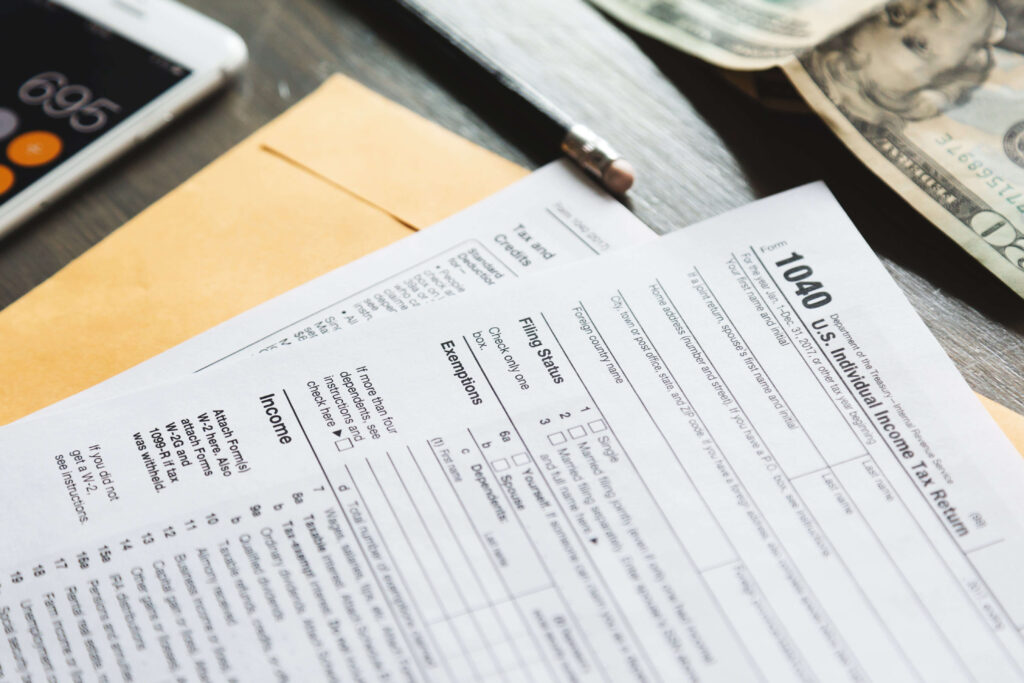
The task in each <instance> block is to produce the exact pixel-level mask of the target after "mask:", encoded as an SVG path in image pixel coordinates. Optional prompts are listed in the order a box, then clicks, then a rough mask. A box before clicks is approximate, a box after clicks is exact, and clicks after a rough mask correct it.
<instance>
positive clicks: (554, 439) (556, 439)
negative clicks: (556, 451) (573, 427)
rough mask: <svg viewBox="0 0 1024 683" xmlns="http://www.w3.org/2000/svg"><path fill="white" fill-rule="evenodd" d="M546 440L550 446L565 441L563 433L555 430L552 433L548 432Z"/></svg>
mask: <svg viewBox="0 0 1024 683" xmlns="http://www.w3.org/2000/svg"><path fill="white" fill-rule="evenodd" d="M548 441H549V442H550V443H551V445H552V446H557V445H558V444H562V443H565V441H566V439H565V434H564V433H563V432H555V433H554V434H548Z"/></svg>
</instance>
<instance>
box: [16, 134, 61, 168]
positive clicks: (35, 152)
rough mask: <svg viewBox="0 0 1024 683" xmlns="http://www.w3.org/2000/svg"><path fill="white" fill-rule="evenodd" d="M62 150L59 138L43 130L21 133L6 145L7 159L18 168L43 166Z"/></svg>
mask: <svg viewBox="0 0 1024 683" xmlns="http://www.w3.org/2000/svg"><path fill="white" fill-rule="evenodd" d="M63 148H64V143H63V142H61V140H60V138H59V137H57V136H56V135H54V134H53V133H49V132H47V131H45V130H34V131H32V132H30V133H22V134H21V135H19V136H18V137H16V138H14V139H13V140H11V143H10V144H9V145H7V158H8V159H10V160H11V161H13V162H14V163H16V164H18V166H43V165H44V164H48V163H50V162H51V161H53V160H54V159H56V158H57V157H58V156H60V151H61V150H62V149H63Z"/></svg>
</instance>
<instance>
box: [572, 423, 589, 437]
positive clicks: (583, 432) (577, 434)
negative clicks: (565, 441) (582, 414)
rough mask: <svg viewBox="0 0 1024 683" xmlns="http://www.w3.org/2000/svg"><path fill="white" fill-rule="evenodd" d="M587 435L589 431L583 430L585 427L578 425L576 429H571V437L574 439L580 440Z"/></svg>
mask: <svg viewBox="0 0 1024 683" xmlns="http://www.w3.org/2000/svg"><path fill="white" fill-rule="evenodd" d="M586 435H587V430H586V429H584V428H583V425H576V426H575V427H569V436H571V437H572V438H574V439H579V438H581V437H584V436H586Z"/></svg>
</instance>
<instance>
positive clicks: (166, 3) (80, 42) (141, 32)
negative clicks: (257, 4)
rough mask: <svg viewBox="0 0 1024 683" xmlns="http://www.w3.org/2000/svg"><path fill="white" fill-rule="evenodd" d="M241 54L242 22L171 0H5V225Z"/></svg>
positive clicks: (0, 43)
mask: <svg viewBox="0 0 1024 683" xmlns="http://www.w3.org/2000/svg"><path fill="white" fill-rule="evenodd" d="M246 60H247V51H246V48H245V43H244V42H243V41H242V39H241V38H240V37H239V36H238V35H237V34H236V33H235V32H233V31H232V30H230V29H229V28H227V27H225V26H223V25H221V24H218V23H217V22H215V21H213V20H212V19H209V18H208V17H205V16H203V15H201V14H199V13H198V12H195V11H194V10H191V9H189V8H187V7H185V6H184V5H181V4H179V3H177V2H174V1H173V0H0V235H2V234H3V233H5V232H7V231H9V230H10V229H11V228H13V227H14V226H16V225H18V224H19V223H21V222H23V221H24V220H26V219H27V218H28V217H30V216H32V215H33V214H34V213H36V212H38V211H40V210H41V209H43V208H45V207H46V206H48V205H49V204H50V203H51V202H53V201H54V199H56V198H57V197H58V196H60V195H61V194H62V193H64V192H67V191H68V190H69V189H70V188H71V187H73V186H74V185H75V184H76V183H78V182H80V181H82V180H83V179H84V178H86V177H87V176H88V175H89V174H91V173H93V172H94V171H96V170H97V169H99V168H100V167H101V166H103V165H104V164H106V163H108V162H109V161H110V160H111V159H113V158H114V157H116V156H117V155H119V154H122V153H124V152H125V151H127V150H128V149H130V148H131V147H132V146H134V145H136V144H138V143H139V142H141V141H142V140H144V139H145V138H146V137H148V136H149V135H151V134H152V133H153V132H154V131H156V130H157V129H159V128H160V127H161V126H164V125H166V124H167V123H169V122H170V121H171V120H172V119H173V118H174V117H175V116H176V115H177V114H179V113H180V112H182V111H183V110H185V109H186V108H188V107H189V106H190V105H192V104H194V103H195V102H197V101H198V100H200V99H202V98H203V97H204V96H205V95H207V94H209V93H210V92H212V91H214V90H215V89H217V88H218V87H219V86H220V85H222V84H223V83H225V82H226V81H228V80H229V79H230V77H231V76H232V75H233V74H235V73H236V72H238V71H239V70H240V69H241V68H242V67H243V66H244V65H245V62H246Z"/></svg>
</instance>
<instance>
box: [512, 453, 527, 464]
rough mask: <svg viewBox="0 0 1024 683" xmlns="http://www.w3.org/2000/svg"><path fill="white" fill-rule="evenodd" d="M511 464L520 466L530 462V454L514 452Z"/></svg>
mask: <svg viewBox="0 0 1024 683" xmlns="http://www.w3.org/2000/svg"><path fill="white" fill-rule="evenodd" d="M512 464H514V465H518V466H519V467H522V466H523V465H529V464H530V456H528V455H527V454H526V453H516V454H515V455H513V456H512Z"/></svg>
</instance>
